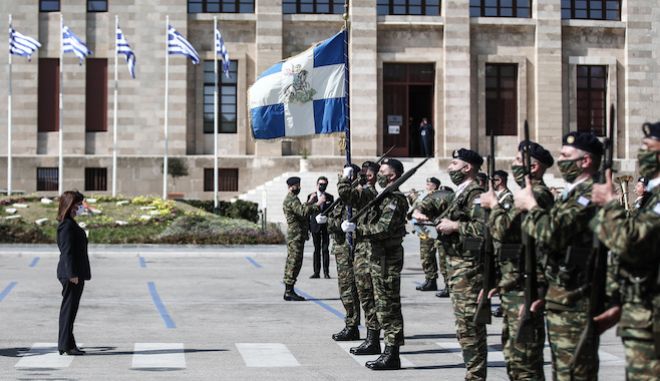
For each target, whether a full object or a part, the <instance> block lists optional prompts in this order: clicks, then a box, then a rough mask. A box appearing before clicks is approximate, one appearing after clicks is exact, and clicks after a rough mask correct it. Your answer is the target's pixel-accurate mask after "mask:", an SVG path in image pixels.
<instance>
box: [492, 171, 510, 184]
mask: <svg viewBox="0 0 660 381" xmlns="http://www.w3.org/2000/svg"><path fill="white" fill-rule="evenodd" d="M493 177H499V178H501V179H502V180H504V181H505V182H506V179H508V178H509V174H508V173H506V172H505V171H503V170H501V169H498V170H497V171H495V172H494V173H493Z"/></svg>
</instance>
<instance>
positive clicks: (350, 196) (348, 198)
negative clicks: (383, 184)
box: [337, 175, 378, 226]
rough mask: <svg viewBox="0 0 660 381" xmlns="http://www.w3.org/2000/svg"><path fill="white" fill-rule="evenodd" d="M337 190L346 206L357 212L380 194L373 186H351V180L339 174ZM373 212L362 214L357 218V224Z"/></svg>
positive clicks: (360, 223)
mask: <svg viewBox="0 0 660 381" xmlns="http://www.w3.org/2000/svg"><path fill="white" fill-rule="evenodd" d="M337 190H338V192H339V198H341V201H342V202H343V203H344V205H346V206H350V207H352V208H354V209H353V212H354V213H357V212H358V211H359V210H360V209H361V208H363V207H364V206H365V205H367V204H368V203H369V202H370V201H371V200H373V199H374V198H376V196H378V192H377V191H376V189H375V188H374V187H373V186H370V185H369V186H361V185H358V186H357V187H352V186H351V180H350V179H346V178H344V177H342V176H341V175H340V176H339V180H338V181H337ZM370 213H371V212H367V213H365V214H363V215H362V216H360V218H358V220H357V225H358V226H359V225H362V224H364V223H365V222H366V221H367V219H368V217H369V214H370Z"/></svg>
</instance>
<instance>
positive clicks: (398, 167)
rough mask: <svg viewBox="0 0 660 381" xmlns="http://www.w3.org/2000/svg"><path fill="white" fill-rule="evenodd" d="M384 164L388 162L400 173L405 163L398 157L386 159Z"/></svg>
mask: <svg viewBox="0 0 660 381" xmlns="http://www.w3.org/2000/svg"><path fill="white" fill-rule="evenodd" d="M383 164H387V165H388V166H389V167H390V168H392V169H393V170H394V172H396V173H397V174H398V175H400V174H402V173H403V163H402V162H400V161H399V160H397V159H389V158H388V159H385V160H383Z"/></svg>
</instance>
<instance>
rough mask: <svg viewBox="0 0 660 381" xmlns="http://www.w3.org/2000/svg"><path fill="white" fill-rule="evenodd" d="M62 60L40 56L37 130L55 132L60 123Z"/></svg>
mask: <svg viewBox="0 0 660 381" xmlns="http://www.w3.org/2000/svg"><path fill="white" fill-rule="evenodd" d="M59 91H60V60H59V59H57V58H39V84H38V90H37V93H38V95H37V102H38V114H37V131H38V132H54V131H57V130H58V125H59V121H58V119H59V113H60V108H59V107H60V104H59Z"/></svg>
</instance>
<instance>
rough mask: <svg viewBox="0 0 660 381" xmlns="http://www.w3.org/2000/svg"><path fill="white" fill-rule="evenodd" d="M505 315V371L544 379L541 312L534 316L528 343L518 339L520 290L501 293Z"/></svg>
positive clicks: (513, 375) (522, 377) (522, 299)
mask: <svg viewBox="0 0 660 381" xmlns="http://www.w3.org/2000/svg"><path fill="white" fill-rule="evenodd" d="M500 299H501V300H502V310H503V311H504V318H503V320H502V352H503V353H504V360H505V361H506V372H507V374H508V375H509V379H510V380H535V381H536V380H545V376H544V374H543V345H544V343H545V327H544V326H543V315H542V314H536V315H535V316H534V318H533V320H532V321H533V323H532V324H533V326H534V332H535V337H534V341H533V342H531V343H524V344H521V343H517V342H516V337H517V336H518V326H519V324H520V319H519V318H518V311H519V309H520V306H521V305H523V304H524V302H525V297H524V293H523V292H522V291H510V292H507V293H504V294H502V295H501V296H500Z"/></svg>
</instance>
